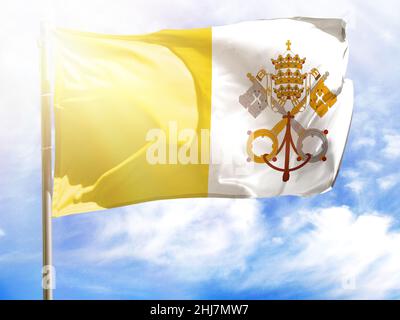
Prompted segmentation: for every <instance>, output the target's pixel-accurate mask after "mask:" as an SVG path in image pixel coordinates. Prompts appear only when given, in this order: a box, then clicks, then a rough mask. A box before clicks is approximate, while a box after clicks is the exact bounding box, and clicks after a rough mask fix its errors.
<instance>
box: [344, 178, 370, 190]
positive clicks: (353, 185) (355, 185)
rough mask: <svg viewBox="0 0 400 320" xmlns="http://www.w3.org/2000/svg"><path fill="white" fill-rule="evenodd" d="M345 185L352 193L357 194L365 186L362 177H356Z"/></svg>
mask: <svg viewBox="0 0 400 320" xmlns="http://www.w3.org/2000/svg"><path fill="white" fill-rule="evenodd" d="M345 187H346V188H349V189H350V190H351V191H353V192H354V193H357V194H359V193H360V192H361V191H363V189H364V187H365V181H364V180H363V179H360V178H356V179H354V180H352V181H351V182H349V183H347V184H346V185H345Z"/></svg>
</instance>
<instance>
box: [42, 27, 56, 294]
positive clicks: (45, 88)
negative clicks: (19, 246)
mask: <svg viewBox="0 0 400 320" xmlns="http://www.w3.org/2000/svg"><path fill="white" fill-rule="evenodd" d="M47 29H48V28H47V26H46V23H44V22H42V23H41V25H40V65H41V68H40V72H41V131H42V133H41V135H42V237H43V269H42V288H43V299H44V300H52V299H53V287H54V283H53V281H54V276H55V274H54V268H53V261H52V230H51V189H52V174H51V151H52V150H51V148H52V147H51V92H50V81H49V74H48V66H47V55H48V46H47V38H48V30H47Z"/></svg>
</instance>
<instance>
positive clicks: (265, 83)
mask: <svg viewBox="0 0 400 320" xmlns="http://www.w3.org/2000/svg"><path fill="white" fill-rule="evenodd" d="M286 46H287V51H286V53H285V54H284V55H279V56H278V58H277V59H271V61H272V65H273V67H274V68H275V71H276V72H275V73H268V72H267V71H266V70H265V69H261V70H260V71H258V73H257V75H256V76H253V75H252V74H251V73H248V74H247V77H248V78H249V80H250V81H251V82H252V85H251V87H250V88H249V89H248V90H247V91H246V92H245V93H244V94H243V95H241V96H240V97H239V102H240V103H241V104H242V105H243V107H245V108H246V109H247V110H248V112H249V113H250V114H251V115H252V116H253V117H254V118H256V117H258V116H259V115H260V113H261V112H262V111H263V110H264V109H266V108H267V107H270V108H271V109H272V110H273V111H274V112H278V113H280V114H281V115H282V120H280V121H279V122H278V123H277V124H276V125H275V126H274V127H273V128H272V129H258V130H256V131H254V132H252V131H248V135H249V137H248V140H247V153H248V156H249V158H248V159H247V160H248V161H254V162H255V163H258V164H266V165H268V166H269V167H270V168H272V169H274V170H277V171H280V172H282V173H283V174H282V180H283V181H284V182H286V181H288V180H289V178H290V172H292V171H295V170H298V169H301V168H302V167H304V166H305V165H307V164H308V163H315V162H318V161H326V153H327V151H328V139H327V137H326V136H327V134H328V130H326V129H325V130H319V129H316V128H307V129H306V128H304V127H303V126H302V124H301V123H299V122H298V121H297V120H296V119H295V116H296V114H298V113H299V112H302V111H304V109H305V108H306V107H308V106H310V107H311V108H312V109H313V110H314V111H315V112H316V114H317V115H318V116H319V117H323V116H324V115H325V114H326V113H327V112H328V110H329V108H330V107H332V106H333V105H334V104H335V103H336V95H335V94H333V93H332V92H331V91H330V90H329V89H328V87H326V85H325V84H324V81H325V80H326V79H327V77H328V75H329V74H328V72H326V73H325V74H324V75H321V74H320V73H319V71H318V70H317V69H316V68H313V69H311V71H310V72H306V73H302V69H303V64H304V63H305V61H306V58H300V57H299V55H298V54H294V53H293V52H292V51H291V48H290V47H291V42H290V40H288V41H287V42H286ZM283 130H285V132H284V135H283V140H282V141H281V142H279V140H278V138H279V134H280V133H281V132H282V131H283ZM293 131H294V132H295V133H296V134H297V136H298V138H297V143H294V140H293V135H292V132H293ZM307 137H316V138H319V139H320V140H321V146H320V148H319V149H318V150H317V151H316V153H315V154H310V153H305V152H304V151H303V149H304V148H303V142H304V140H305V139H306V138H307ZM258 138H268V139H270V140H271V142H272V150H271V151H270V152H269V153H266V154H262V155H256V154H255V153H254V152H253V141H254V140H256V139H258ZM291 150H293V152H294V154H295V155H296V157H297V161H298V162H299V164H298V165H296V166H294V167H290V157H291V156H292V155H294V154H293V152H292V151H291ZM280 153H284V161H283V162H284V165H283V167H279V166H276V165H274V164H273V162H276V161H277V159H278V156H279V154H280Z"/></svg>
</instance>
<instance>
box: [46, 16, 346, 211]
mask: <svg viewBox="0 0 400 320" xmlns="http://www.w3.org/2000/svg"><path fill="white" fill-rule="evenodd" d="M52 39H53V42H52V43H53V45H52V52H53V54H52V60H53V62H52V63H53V66H54V68H53V69H54V121H55V173H54V189H53V216H63V215H68V214H74V213H81V212H88V211H94V210H101V209H105V208H113V207H118V206H124V205H128V204H133V203H139V202H144V201H150V200H157V199H169V198H188V197H272V196H278V195H301V196H308V195H313V194H317V193H321V192H325V191H327V190H329V189H330V188H331V186H332V185H333V183H334V181H335V179H336V176H337V173H338V170H339V166H340V163H341V159H342V155H343V151H344V148H345V144H346V140H347V135H348V131H349V127H350V121H351V115H352V109H353V87H352V83H351V81H349V80H345V79H344V76H345V71H346V66H347V58H348V46H347V42H346V36H345V24H344V22H343V21H342V20H339V19H308V18H294V19H276V20H259V21H250V22H242V23H238V24H233V25H227V26H219V27H212V28H204V29H189V30H163V31H159V32H155V33H150V34H144V35H132V36H130V35H121V36H119V35H104V34H93V33H84V32H77V31H70V30H65V29H55V30H53V32H52Z"/></svg>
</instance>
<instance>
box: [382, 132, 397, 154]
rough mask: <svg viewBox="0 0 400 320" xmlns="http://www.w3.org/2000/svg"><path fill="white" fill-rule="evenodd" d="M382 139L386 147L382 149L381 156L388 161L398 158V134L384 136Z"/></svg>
mask: <svg viewBox="0 0 400 320" xmlns="http://www.w3.org/2000/svg"><path fill="white" fill-rule="evenodd" d="M383 139H384V140H385V142H386V146H385V148H384V149H383V154H384V155H385V156H386V157H387V158H390V159H394V158H398V157H399V156H400V134H386V135H385V136H384V137H383Z"/></svg>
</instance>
